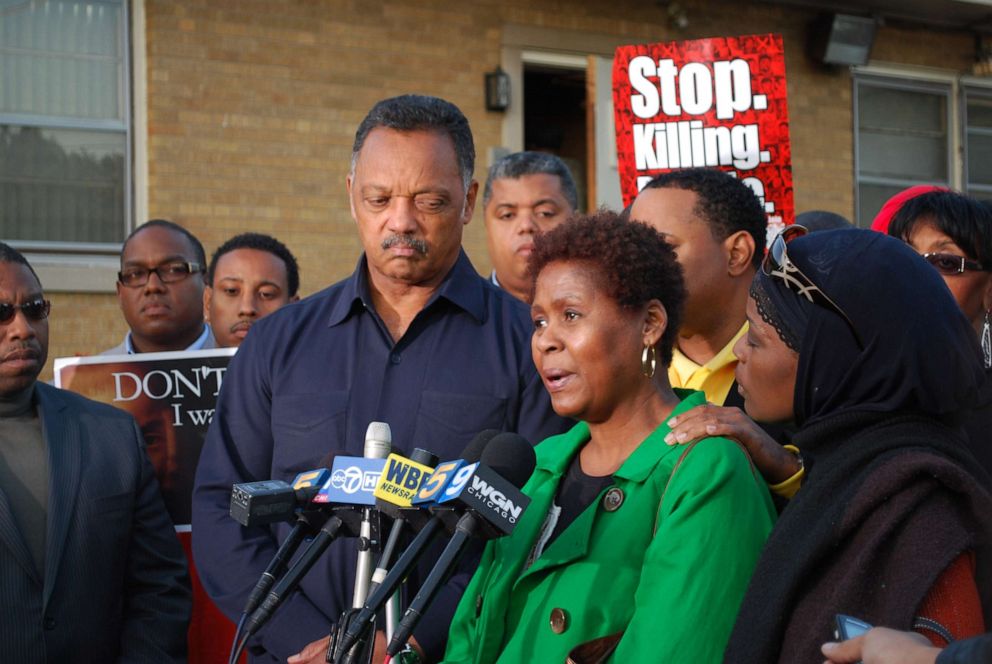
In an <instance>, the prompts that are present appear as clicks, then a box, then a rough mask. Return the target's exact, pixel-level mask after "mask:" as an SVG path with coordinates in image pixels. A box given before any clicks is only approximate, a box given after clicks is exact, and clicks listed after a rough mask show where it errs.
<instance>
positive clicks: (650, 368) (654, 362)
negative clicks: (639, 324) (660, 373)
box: [641, 344, 658, 378]
mask: <svg viewBox="0 0 992 664" xmlns="http://www.w3.org/2000/svg"><path fill="white" fill-rule="evenodd" d="M657 369H658V349H657V348H655V347H654V346H651V345H648V344H645V346H644V350H642V351H641V373H642V374H644V375H645V376H647V377H648V378H654V372H655V371H656V370H657Z"/></svg>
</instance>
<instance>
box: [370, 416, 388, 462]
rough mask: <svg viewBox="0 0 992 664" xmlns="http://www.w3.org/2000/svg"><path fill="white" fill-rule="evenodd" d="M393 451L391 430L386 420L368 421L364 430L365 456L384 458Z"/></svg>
mask: <svg viewBox="0 0 992 664" xmlns="http://www.w3.org/2000/svg"><path fill="white" fill-rule="evenodd" d="M392 451H393V432H392V431H391V430H390V429H389V424H387V423H386V422H370V423H369V428H368V429H366V430H365V450H364V452H365V454H364V456H365V458H366V459H385V458H386V457H388V456H389V453H390V452H392Z"/></svg>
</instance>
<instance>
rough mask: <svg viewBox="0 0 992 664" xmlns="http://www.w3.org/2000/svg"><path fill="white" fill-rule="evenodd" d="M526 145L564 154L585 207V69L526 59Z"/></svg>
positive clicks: (587, 149)
mask: <svg viewBox="0 0 992 664" xmlns="http://www.w3.org/2000/svg"><path fill="white" fill-rule="evenodd" d="M523 69H524V94H523V99H524V104H523V107H524V108H523V110H524V149H525V150H538V151H541V152H550V153H552V154H555V155H557V156H559V157H561V159H562V161H564V162H565V164H566V165H568V168H569V169H570V170H571V171H572V177H573V178H574V179H575V186H576V188H577V189H578V194H579V209H580V210H585V208H586V201H587V192H588V190H589V188H588V181H587V174H588V172H589V167H588V163H589V162H588V158H589V145H588V138H587V134H588V130H587V126H588V125H587V109H588V107H589V104H588V100H587V97H586V95H587V92H586V91H587V86H586V70H585V69H584V68H582V69H575V68H568V67H560V66H550V65H546V64H535V63H529V62H524V67H523Z"/></svg>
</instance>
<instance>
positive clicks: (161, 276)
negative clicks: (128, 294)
mask: <svg viewBox="0 0 992 664" xmlns="http://www.w3.org/2000/svg"><path fill="white" fill-rule="evenodd" d="M153 272H154V273H155V276H157V277H158V280H159V281H161V282H162V283H163V284H174V283H176V282H177V281H182V280H183V279H185V278H186V277H188V276H189V275H191V274H196V273H197V272H203V267H202V266H201V265H200V264H199V263H183V262H179V261H177V262H175V263H166V264H165V265H159V266H158V267H154V268H147V267H129V268H128V269H126V270H123V271H121V272H118V273H117V280H118V281H120V282H121V284H122V285H124V286H129V287H131V288H137V287H138V286H144V285H145V284H147V283H148V279H149V277H151V275H152V273H153Z"/></svg>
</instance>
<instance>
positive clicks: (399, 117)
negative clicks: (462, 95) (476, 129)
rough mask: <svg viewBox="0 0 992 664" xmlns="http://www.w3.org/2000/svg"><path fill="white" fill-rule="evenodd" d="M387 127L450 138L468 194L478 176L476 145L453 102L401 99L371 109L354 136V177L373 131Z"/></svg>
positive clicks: (415, 96) (410, 96)
mask: <svg viewBox="0 0 992 664" xmlns="http://www.w3.org/2000/svg"><path fill="white" fill-rule="evenodd" d="M377 127H385V128H387V129H395V130H396V131H438V132H441V133H442V134H445V135H446V136H448V137H449V138H451V142H452V143H454V146H455V156H457V157H458V170H459V171H460V172H461V174H462V184H464V186H465V191H468V186H469V184H470V183H471V182H472V174H473V173H474V172H475V143H474V142H473V141H472V129H471V128H470V127H469V125H468V119H467V118H466V117H465V115H464V114H463V113H462V112H461V111H460V110H459V109H458V107H457V106H455V105H454V104H452V103H451V102H450V101H445V100H444V99H440V98H438V97H428V96H426V95H400V96H399V97H391V98H389V99H383V100H382V101H380V102H378V103H377V104H376V105H375V106H373V107H372V110H371V111H369V113H368V115H366V116H365V119H364V120H362V123H361V124H360V125H358V131H356V132H355V144H354V146H353V147H352V148H351V174H352V175H354V174H355V164H356V163H357V162H358V153H359V152H361V150H362V146H363V145H364V144H365V139H366V138H368V136H369V134H370V133H371V132H372V130H373V129H375V128H377Z"/></svg>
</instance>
